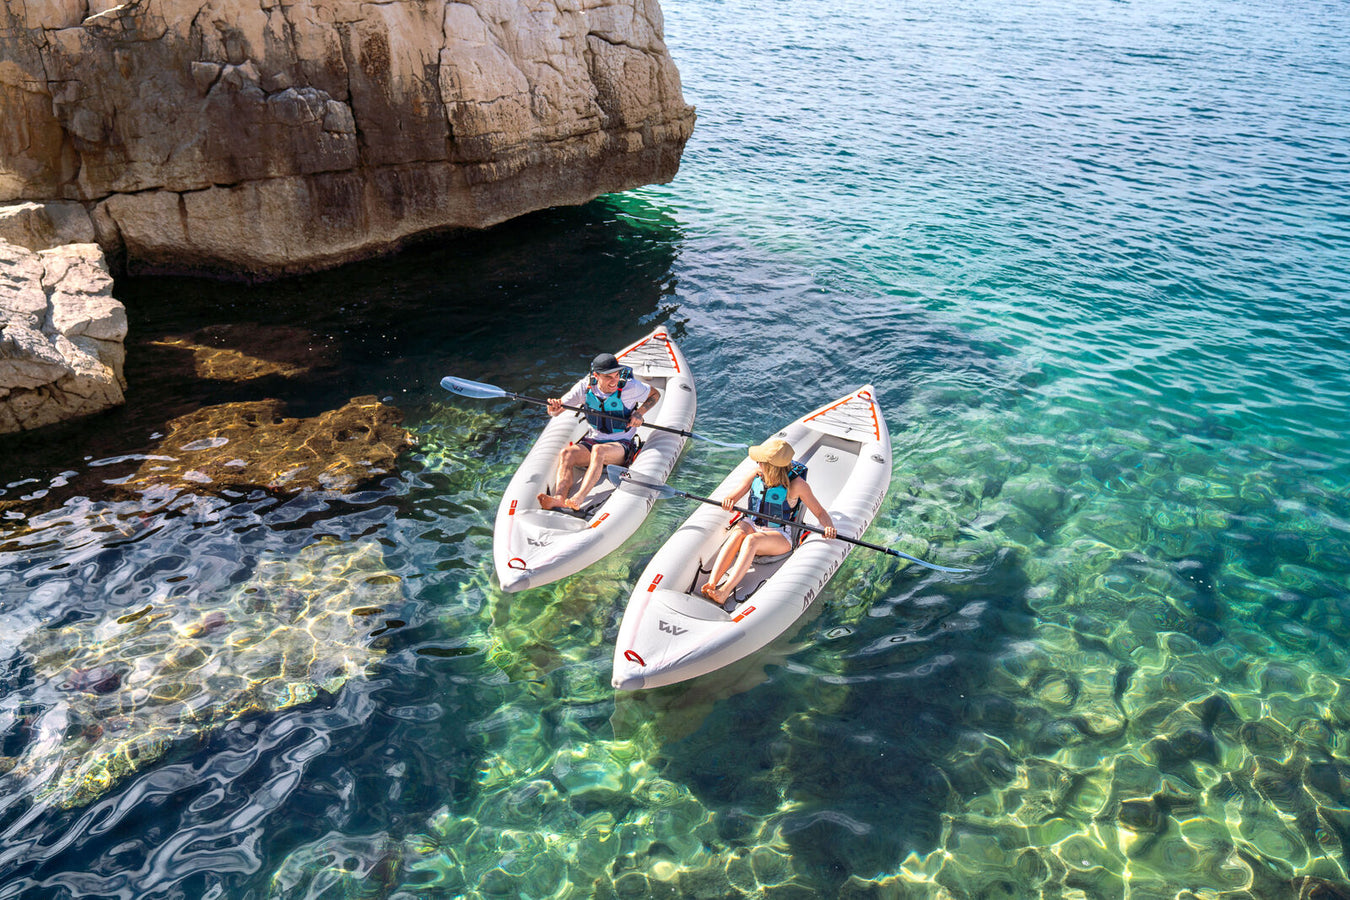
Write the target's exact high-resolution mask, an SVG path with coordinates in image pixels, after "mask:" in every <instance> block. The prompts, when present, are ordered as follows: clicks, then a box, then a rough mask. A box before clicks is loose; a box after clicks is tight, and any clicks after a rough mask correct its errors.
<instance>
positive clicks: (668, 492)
mask: <svg viewBox="0 0 1350 900" xmlns="http://www.w3.org/2000/svg"><path fill="white" fill-rule="evenodd" d="M605 478H607V479H609V481H610V483H611V484H613V485H614V486H615V487H622V486H623V485H625V484H626V485H628V486H629V487H637V488H642V489H643V490H649V491H656V499H658V500H669V499H670V498H671V497H683V496H684V492H683V491H677V490H675V489H674V488H673V487H670V486H668V485H664V484H657V483H656V482H654V481H643V480H642V479H641V478H634V477H633V476H632V475H630V474H628V470H627V469H625V468H624V467H623V466H605Z"/></svg>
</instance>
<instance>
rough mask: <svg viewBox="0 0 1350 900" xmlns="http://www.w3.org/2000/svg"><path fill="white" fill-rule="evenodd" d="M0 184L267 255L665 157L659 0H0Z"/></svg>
mask: <svg viewBox="0 0 1350 900" xmlns="http://www.w3.org/2000/svg"><path fill="white" fill-rule="evenodd" d="M0 122H4V123H5V125H4V127H3V129H0V203H4V202H13V201H24V200H33V201H49V200H74V201H80V202H82V203H83V204H84V205H85V207H86V208H87V209H89V210H90V213H91V215H92V218H93V224H94V226H95V230H96V233H97V237H98V241H99V243H100V244H101V245H102V246H103V247H104V248H105V249H106V250H109V251H118V252H122V253H124V254H125V259H126V262H127V265H128V267H129V268H130V269H131V270H132V271H148V270H157V269H159V270H177V271H184V270H189V271H190V270H195V271H215V272H219V273H225V274H235V275H242V276H245V277H259V276H261V277H266V276H273V275H278V274H282V273H285V272H295V271H304V270H310V269H316V268H320V267H324V266H328V265H334V264H337V263H340V262H343V261H347V260H350V259H355V258H359V257H364V256H369V255H371V254H373V253H378V252H381V251H383V250H386V249H389V248H391V247H393V246H396V245H397V244H398V243H399V242H400V241H402V240H404V239H405V238H407V237H409V236H412V235H415V234H419V233H424V232H430V231H436V230H440V229H449V228H457V227H472V228H478V227H485V226H488V225H492V224H494V223H497V222H501V221H503V220H505V219H508V218H511V217H513V216H516V215H520V214H522V213H525V212H529V211H531V210H535V209H540V208H545V207H548V206H555V205H564V204H576V203H583V202H586V201H587V200H589V199H591V198H593V197H596V196H598V195H600V194H603V193H608V192H611V191H618V190H625V189H628V188H632V187H636V186H638V185H642V184H648V183H655V182H664V181H669V180H670V179H671V178H672V177H674V175H675V172H676V170H677V168H678V166H679V157H680V153H681V151H682V149H683V147H684V143H685V141H686V140H687V139H688V137H689V134H690V132H691V131H692V129H693V123H694V111H693V108H692V107H690V106H688V105H686V104H685V102H684V100H683V97H682V95H681V90H680V81H679V75H678V73H677V71H676V69H675V67H674V64H673V62H672V61H671V59H670V56H669V54H668V52H667V50H666V47H665V44H664V41H663V22H662V17H661V10H660V8H659V6H658V4H657V0H465V2H447V0H383V2H371V3H366V2H360V0H130V2H126V3H123V4H120V5H113V4H112V3H109V2H106V0H3V12H0Z"/></svg>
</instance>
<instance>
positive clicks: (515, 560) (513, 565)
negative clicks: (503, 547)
mask: <svg viewBox="0 0 1350 900" xmlns="http://www.w3.org/2000/svg"><path fill="white" fill-rule="evenodd" d="M516 563H520V565H516ZM506 567H507V568H508V569H519V570H520V571H522V572H524V571H525V570H526V569H527V568H528V566H526V565H525V560H523V559H521V558H520V557H519V556H513V557H511V558H510V559H508V560H507V561H506Z"/></svg>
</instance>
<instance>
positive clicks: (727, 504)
mask: <svg viewBox="0 0 1350 900" xmlns="http://www.w3.org/2000/svg"><path fill="white" fill-rule="evenodd" d="M758 474H759V472H758V471H756V470H754V469H752V470H751V471H750V474H749V475H746V476H745V480H744V481H742V482H741V483H740V485H738V486H737V487H736V489H735V490H734V491H732V492H731V493H730V494H727V495H726V496H725V497H723V498H722V508H723V509H725V510H726V511H727V512H731V508H732V507H733V506H735V505H736V501H737V500H739V499H741V498H742V497H744V496H745V495H746V494H747V493H749V491H750V482H752V481H754V480H755V476H756V475H758Z"/></svg>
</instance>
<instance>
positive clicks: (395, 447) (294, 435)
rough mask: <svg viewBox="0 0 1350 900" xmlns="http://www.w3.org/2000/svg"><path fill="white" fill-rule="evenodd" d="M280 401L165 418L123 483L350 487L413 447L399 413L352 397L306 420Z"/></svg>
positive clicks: (205, 488)
mask: <svg viewBox="0 0 1350 900" xmlns="http://www.w3.org/2000/svg"><path fill="white" fill-rule="evenodd" d="M285 408H286V405H285V404H284V403H282V402H281V401H280V400H258V401H253V402H247V403H228V404H224V405H221V406H208V407H203V408H202V409H199V410H197V411H195V412H192V413H189V414H187V415H185V416H180V417H179V418H176V419H174V420H173V421H171V422H169V433H168V435H166V436H165V438H164V440H163V441H161V442H160V445H159V448H158V452H157V453H156V454H155V455H153V456H151V457H148V458H147V459H146V460H145V462H144V463H142V465H141V467H140V469H138V470H137V471H136V473H135V474H134V475H132V476H131V477H129V478H127V479H126V480H124V481H123V482H121V484H122V486H123V487H127V488H131V489H135V490H145V489H149V488H153V487H163V486H167V487H170V488H173V489H175V490H189V491H194V492H197V493H214V492H216V491H221V490H230V489H242V488H255V487H260V488H265V489H266V490H269V491H272V492H274V493H278V494H291V493H298V492H300V491H309V490H322V491H350V490H354V489H355V488H357V487H359V486H361V485H363V484H366V483H368V482H370V481H373V480H375V479H376V478H378V477H379V476H381V475H387V474H388V473H389V472H391V471H393V470H394V468H395V463H396V461H397V459H398V456H399V454H400V453H402V452H403V451H404V450H406V449H408V448H409V447H411V446H412V445H413V440H412V436H411V435H410V434H408V432H407V431H405V430H404V429H403V427H402V426H401V425H400V423H401V422H402V421H403V413H401V412H400V411H399V410H398V409H396V408H395V407H392V406H387V405H385V404H383V403H381V402H379V401H378V400H376V399H375V398H374V397H353V398H352V399H351V401H350V402H348V403H347V405H346V406H343V407H342V408H341V409H332V410H328V411H327V412H324V413H321V414H320V415H318V416H315V417H313V418H292V417H289V416H286V415H285V414H284V411H285Z"/></svg>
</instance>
